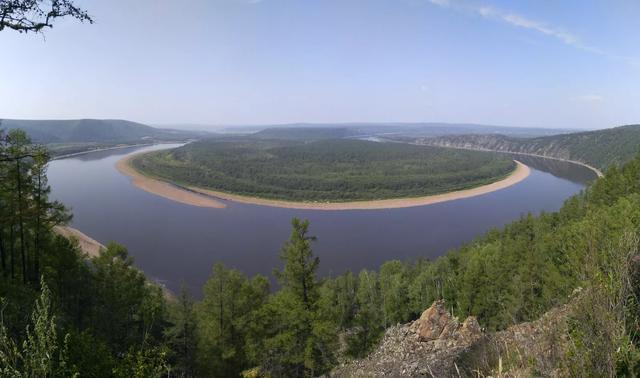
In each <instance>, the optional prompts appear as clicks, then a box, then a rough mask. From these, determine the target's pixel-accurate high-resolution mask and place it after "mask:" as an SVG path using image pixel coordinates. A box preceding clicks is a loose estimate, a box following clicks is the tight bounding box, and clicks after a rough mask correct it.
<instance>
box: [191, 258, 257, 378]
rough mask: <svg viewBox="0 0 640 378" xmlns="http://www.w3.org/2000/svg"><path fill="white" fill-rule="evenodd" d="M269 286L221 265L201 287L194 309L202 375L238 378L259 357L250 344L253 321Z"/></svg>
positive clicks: (218, 265) (214, 269) (216, 266)
mask: <svg viewBox="0 0 640 378" xmlns="http://www.w3.org/2000/svg"><path fill="white" fill-rule="evenodd" d="M268 293H269V283H268V281H267V279H266V278H265V277H263V276H256V277H254V278H252V279H248V278H247V277H246V275H244V274H243V273H241V272H239V271H237V270H235V269H228V268H226V267H224V266H223V265H222V264H216V265H215V266H214V267H213V274H212V276H211V278H209V280H208V281H207V283H206V284H205V286H204V298H203V299H202V301H201V302H200V303H199V304H198V306H197V316H198V330H197V332H198V352H199V358H198V360H199V363H198V365H199V367H200V371H201V372H202V373H203V375H206V376H214V377H222V376H237V375H238V374H239V372H240V371H242V370H244V369H246V368H247V366H249V365H250V364H251V363H255V361H256V360H255V359H256V357H255V354H256V353H258V351H256V350H255V349H252V348H251V347H245V346H246V344H248V343H250V341H249V340H248V339H249V338H250V337H251V336H252V335H251V333H250V332H251V329H252V328H253V325H252V324H251V322H252V319H253V318H254V317H255V316H256V315H255V312H256V311H257V310H258V309H259V308H260V307H261V306H262V305H263V304H264V303H265V302H266V300H267V296H268Z"/></svg>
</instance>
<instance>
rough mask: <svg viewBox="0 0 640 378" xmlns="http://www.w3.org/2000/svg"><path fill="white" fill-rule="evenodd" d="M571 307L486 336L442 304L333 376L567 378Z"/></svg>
mask: <svg viewBox="0 0 640 378" xmlns="http://www.w3.org/2000/svg"><path fill="white" fill-rule="evenodd" d="M570 306H571V305H570V304H567V305H564V306H560V307H556V308H553V309H551V310H550V311H549V312H547V313H546V314H544V315H543V316H542V317H540V319H538V320H536V321H533V322H526V323H520V324H516V325H514V326H512V327H509V328H507V329H506V330H504V331H500V332H495V333H485V332H483V330H482V329H481V327H480V325H479V324H478V321H477V319H476V318H475V317H473V316H470V317H468V318H467V319H466V320H465V321H464V322H462V323H460V322H459V321H458V319H457V318H456V317H454V316H451V314H450V313H449V312H448V311H447V309H446V304H445V302H444V301H436V302H434V303H433V305H431V307H429V308H428V309H427V310H425V311H424V312H423V313H422V316H420V318H419V319H418V320H416V321H414V322H411V323H408V324H403V325H397V326H394V327H391V328H389V329H387V331H386V333H385V335H384V337H383V338H382V341H381V343H380V345H379V346H378V348H377V349H376V350H374V351H373V352H372V353H371V354H370V355H369V356H368V357H366V358H364V359H361V360H355V361H351V362H348V363H346V364H344V365H342V366H340V367H339V368H337V369H335V370H334V371H333V372H332V373H331V374H330V375H329V376H331V377H467V376H469V377H472V376H473V377H476V376H478V375H480V376H499V377H528V376H531V375H535V374H534V372H537V374H541V375H542V376H562V374H561V373H560V372H559V370H558V361H559V360H560V358H562V356H563V353H564V350H565V343H566V340H565V336H564V335H566V319H567V317H568V314H569V311H570V309H571V307H570Z"/></svg>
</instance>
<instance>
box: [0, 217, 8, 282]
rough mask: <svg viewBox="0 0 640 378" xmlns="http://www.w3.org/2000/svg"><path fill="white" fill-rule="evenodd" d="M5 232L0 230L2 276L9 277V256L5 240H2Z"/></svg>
mask: <svg viewBox="0 0 640 378" xmlns="http://www.w3.org/2000/svg"><path fill="white" fill-rule="evenodd" d="M2 234H3V230H2V228H0V260H2V275H3V276H4V277H6V276H7V256H6V254H5V250H4V239H2Z"/></svg>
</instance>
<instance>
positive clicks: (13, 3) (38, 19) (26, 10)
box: [0, 0, 93, 33]
mask: <svg viewBox="0 0 640 378" xmlns="http://www.w3.org/2000/svg"><path fill="white" fill-rule="evenodd" d="M61 17H72V18H75V19H77V20H80V21H81V22H85V21H86V22H89V23H90V24H92V23H93V19H92V18H91V16H89V14H88V13H87V12H86V11H85V10H83V9H81V8H79V7H77V6H76V5H75V4H74V2H73V1H70V0H0V31H2V30H4V29H5V28H8V29H13V30H17V31H18V32H20V33H28V32H34V33H37V32H41V31H42V30H43V29H44V28H52V27H53V22H54V20H55V19H57V18H61Z"/></svg>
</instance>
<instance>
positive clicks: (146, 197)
mask: <svg viewBox="0 0 640 378" xmlns="http://www.w3.org/2000/svg"><path fill="white" fill-rule="evenodd" d="M169 147H171V146H170V145H159V146H151V147H136V148H126V149H119V150H110V151H101V152H93V153H89V154H86V155H80V156H75V157H72V158H66V159H61V160H55V161H53V162H51V163H50V166H49V174H48V176H49V182H50V184H51V187H52V194H51V196H52V198H54V199H57V200H60V201H62V202H63V203H65V204H66V205H67V206H68V207H70V208H71V209H72V211H73V214H74V218H73V222H72V224H71V226H73V227H75V228H77V229H79V230H81V231H82V232H84V233H86V234H88V235H89V236H91V237H92V238H94V239H96V240H98V241H100V242H101V243H103V244H107V243H108V242H110V241H116V242H118V243H120V244H123V245H125V246H126V247H127V248H128V249H129V253H130V254H131V255H132V256H133V257H134V258H135V264H136V266H138V267H139V268H141V269H142V270H143V271H144V272H145V273H146V274H147V276H149V277H151V278H152V279H154V280H156V281H158V282H160V283H162V284H164V285H166V286H167V287H168V288H169V289H171V290H173V291H176V290H178V289H179V287H180V285H181V283H182V282H184V283H185V284H187V286H188V287H189V288H190V289H191V290H192V292H193V293H194V294H195V295H199V294H200V292H201V291H200V290H201V287H202V285H203V284H204V282H205V281H206V279H207V278H208V276H209V274H210V273H211V268H212V266H213V264H214V263H215V262H218V261H219V262H222V263H224V264H225V265H227V266H229V267H233V268H237V269H239V270H241V271H243V272H245V273H246V274H248V275H253V274H256V273H261V274H264V275H271V273H272V272H273V269H274V268H280V267H281V265H282V264H281V261H280V259H279V253H280V249H281V247H282V244H283V242H284V241H285V240H286V239H287V238H288V236H289V233H290V229H291V218H292V217H299V218H305V219H309V220H310V222H311V226H310V230H311V234H313V235H315V236H317V237H318V241H317V242H316V243H315V245H314V251H315V253H316V254H317V256H319V257H320V268H319V273H320V274H321V275H323V276H326V275H336V274H340V273H342V272H344V271H346V270H352V271H354V272H357V271H359V270H360V269H363V268H368V269H377V268H378V267H379V266H380V264H382V263H383V262H385V261H387V260H390V259H400V260H415V259H417V258H429V259H433V258H436V257H438V256H440V255H442V254H444V253H446V251H448V250H450V249H452V248H456V247H459V246H460V245H462V244H463V243H467V242H469V241H471V240H473V239H474V238H475V237H477V236H480V235H481V234H483V233H484V232H486V231H487V230H489V229H491V228H496V227H501V226H503V225H504V224H506V223H508V222H511V221H513V220H515V219H518V218H519V217H521V216H523V215H526V214H527V213H528V212H531V213H534V214H537V213H539V212H540V211H554V210H557V209H558V208H559V207H560V206H561V205H562V203H563V202H564V201H565V200H566V199H567V198H568V197H570V196H571V195H573V194H575V193H578V192H579V191H580V190H582V189H583V188H584V187H585V185H587V183H588V182H590V181H591V180H593V179H595V174H594V173H593V172H591V171H590V170H589V169H587V168H585V167H582V166H578V165H575V164H571V163H565V162H560V161H555V160H549V159H542V158H533V157H526V156H519V157H518V160H520V161H522V162H523V163H525V164H527V165H529V167H530V168H531V175H530V176H529V177H528V178H527V179H525V180H524V181H521V182H520V183H518V184H516V185H513V186H511V187H509V188H506V189H502V190H499V191H496V192H492V193H488V194H484V195H481V196H477V197H472V198H466V199H460V200H455V201H450V202H444V203H438V204H433V205H428V206H422V207H412V208H404V209H385V210H347V211H317V210H296V209H281V208H274V207H266V206H258V205H248V204H239V203H234V202H226V203H227V207H226V208H224V209H213V208H199V207H195V206H189V205H184V204H180V203H177V202H173V201H170V200H168V199H165V198H162V197H158V196H155V195H153V194H150V193H147V192H144V191H142V190H140V189H138V188H136V187H134V186H133V185H131V181H130V178H129V177H126V176H124V175H122V174H121V173H120V172H118V171H117V170H116V168H115V163H116V162H117V161H118V160H119V159H121V158H122V157H123V156H125V155H127V154H131V153H134V152H139V151H147V150H156V149H162V148H169ZM223 202H225V201H223Z"/></svg>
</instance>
